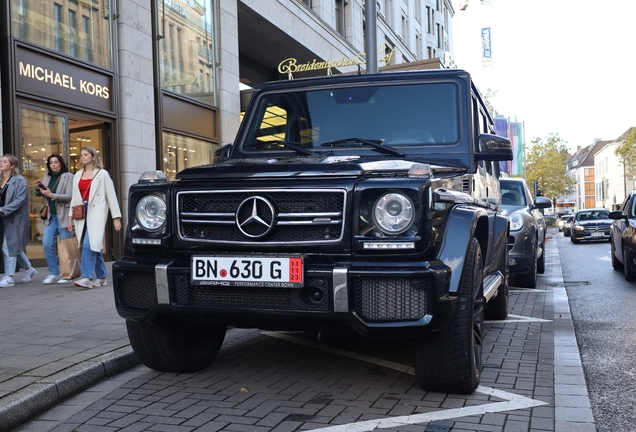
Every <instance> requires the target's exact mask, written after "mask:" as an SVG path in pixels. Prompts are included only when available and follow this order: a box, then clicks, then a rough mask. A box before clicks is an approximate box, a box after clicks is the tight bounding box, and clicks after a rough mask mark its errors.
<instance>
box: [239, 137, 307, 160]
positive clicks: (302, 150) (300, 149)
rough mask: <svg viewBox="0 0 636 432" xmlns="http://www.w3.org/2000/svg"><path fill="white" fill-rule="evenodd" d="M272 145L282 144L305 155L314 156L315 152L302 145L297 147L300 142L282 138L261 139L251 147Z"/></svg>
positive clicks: (259, 147) (261, 147) (258, 147)
mask: <svg viewBox="0 0 636 432" xmlns="http://www.w3.org/2000/svg"><path fill="white" fill-rule="evenodd" d="M273 145H282V146H283V147H285V148H288V149H291V150H294V151H295V152H296V153H300V154H304V155H307V156H316V152H313V151H311V150H309V149H306V148H304V147H299V146H301V145H302V144H300V143H297V142H291V141H283V140H278V141H263V142H258V143H255V144H254V145H253V146H252V148H253V149H264V148H268V147H271V146H273Z"/></svg>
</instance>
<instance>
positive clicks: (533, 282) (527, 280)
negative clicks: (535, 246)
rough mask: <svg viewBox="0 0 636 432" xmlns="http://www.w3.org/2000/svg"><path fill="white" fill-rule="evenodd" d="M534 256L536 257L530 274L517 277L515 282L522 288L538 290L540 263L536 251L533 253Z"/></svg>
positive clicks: (529, 271)
mask: <svg viewBox="0 0 636 432" xmlns="http://www.w3.org/2000/svg"><path fill="white" fill-rule="evenodd" d="M532 256H534V257H535V259H534V260H533V261H532V264H531V265H530V269H529V270H528V273H527V274H517V275H515V282H516V283H517V285H518V286H520V287H522V288H536V286H537V267H538V262H539V261H538V260H537V258H536V256H537V251H536V250H535V251H533V254H532Z"/></svg>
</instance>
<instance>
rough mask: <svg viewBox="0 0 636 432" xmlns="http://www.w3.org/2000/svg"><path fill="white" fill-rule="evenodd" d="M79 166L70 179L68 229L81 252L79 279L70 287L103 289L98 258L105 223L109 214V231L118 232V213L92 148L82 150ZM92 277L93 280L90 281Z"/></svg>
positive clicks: (112, 191)
mask: <svg viewBox="0 0 636 432" xmlns="http://www.w3.org/2000/svg"><path fill="white" fill-rule="evenodd" d="M80 162H81V163H82V167H83V168H82V169H81V170H79V171H78V172H76V173H75V177H74V178H73V193H72V198H71V214H70V215H69V219H68V229H69V231H72V230H73V228H75V231H76V233H77V238H78V243H79V247H80V248H81V249H82V264H81V268H82V271H81V277H80V278H79V279H77V280H75V281H74V283H75V285H76V286H79V287H82V288H92V287H99V286H104V285H106V263H105V262H104V256H103V255H102V249H103V248H104V233H105V229H106V221H107V220H108V212H109V210H110V214H111V216H112V217H113V227H114V228H115V231H118V232H119V231H120V230H121V210H120V209H119V204H118V202H117V196H116V195H115V186H114V185H113V181H112V179H111V178H110V175H109V174H108V172H107V171H106V170H104V169H102V168H103V167H102V164H101V162H100V161H99V155H98V154H97V150H96V149H95V147H92V146H86V147H82V150H81V151H80ZM82 208H83V209H84V211H83V212H81V209H82ZM82 213H83V214H82ZM93 275H95V276H96V279H95V280H94V281H93V280H92V279H93Z"/></svg>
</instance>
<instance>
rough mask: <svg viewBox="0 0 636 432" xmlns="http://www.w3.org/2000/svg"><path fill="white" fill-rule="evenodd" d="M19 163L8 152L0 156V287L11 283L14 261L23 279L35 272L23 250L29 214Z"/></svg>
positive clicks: (27, 231) (27, 230)
mask: <svg viewBox="0 0 636 432" xmlns="http://www.w3.org/2000/svg"><path fill="white" fill-rule="evenodd" d="M18 164H19V161H18V158H17V157H15V156H14V155H12V154H9V153H7V154H5V155H4V156H2V159H0V215H1V216H2V219H3V222H4V236H3V242H2V255H3V257H4V277H3V278H2V279H1V280H0V287H12V286H14V284H15V283H14V281H13V275H14V274H15V268H16V261H17V263H19V264H20V266H21V267H23V268H25V269H26V271H25V272H24V277H23V278H22V282H31V278H32V277H33V275H34V274H35V273H36V270H35V269H34V268H33V266H32V265H31V262H29V258H27V256H26V253H25V251H26V245H27V238H28V236H29V225H30V223H31V215H30V212H29V203H28V198H27V185H26V180H24V177H22V176H21V175H20V170H19V169H18Z"/></svg>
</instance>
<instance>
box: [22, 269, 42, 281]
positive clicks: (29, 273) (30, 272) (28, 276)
mask: <svg viewBox="0 0 636 432" xmlns="http://www.w3.org/2000/svg"><path fill="white" fill-rule="evenodd" d="M37 272H38V271H37V270H36V269H34V268H33V267H31V268H28V269H27V270H26V271H25V272H24V277H23V278H22V282H31V278H32V277H33V275H34V274H36V273H37Z"/></svg>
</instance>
